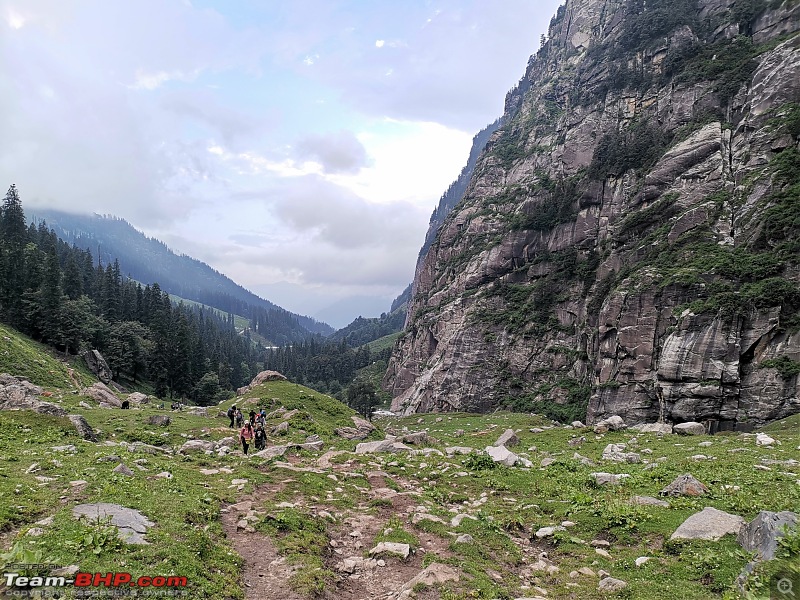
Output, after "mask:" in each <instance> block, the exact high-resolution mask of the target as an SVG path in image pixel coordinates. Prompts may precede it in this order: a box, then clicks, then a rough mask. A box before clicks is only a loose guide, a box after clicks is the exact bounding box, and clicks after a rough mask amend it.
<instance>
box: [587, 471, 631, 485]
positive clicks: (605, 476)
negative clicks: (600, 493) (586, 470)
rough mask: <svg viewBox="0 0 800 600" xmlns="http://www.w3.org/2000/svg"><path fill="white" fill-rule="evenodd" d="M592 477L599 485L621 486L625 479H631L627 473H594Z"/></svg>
mask: <svg viewBox="0 0 800 600" xmlns="http://www.w3.org/2000/svg"><path fill="white" fill-rule="evenodd" d="M591 475H592V477H593V478H594V482H595V483H596V484H597V485H619V484H621V483H622V480H623V479H626V478H628V477H630V475H628V474H627V473H619V474H615V473H592V474H591Z"/></svg>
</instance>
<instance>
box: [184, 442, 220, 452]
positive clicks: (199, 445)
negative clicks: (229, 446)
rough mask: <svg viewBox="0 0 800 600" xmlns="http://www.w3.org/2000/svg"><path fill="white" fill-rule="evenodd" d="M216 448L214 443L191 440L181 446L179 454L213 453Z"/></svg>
mask: <svg viewBox="0 0 800 600" xmlns="http://www.w3.org/2000/svg"><path fill="white" fill-rule="evenodd" d="M214 448H215V446H214V442H210V441H207V440H189V441H188V442H186V443H185V444H184V445H183V446H181V448H180V450H178V452H180V453H181V454H205V453H206V452H213V451H214Z"/></svg>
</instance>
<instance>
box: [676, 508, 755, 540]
mask: <svg viewBox="0 0 800 600" xmlns="http://www.w3.org/2000/svg"><path fill="white" fill-rule="evenodd" d="M746 524H747V522H746V521H745V520H744V519H743V518H742V517H740V516H738V515H732V514H729V513H726V512H724V511H721V510H717V509H716V508H713V507H711V506H707V507H705V508H704V509H703V510H701V511H700V512H699V513H695V514H693V515H692V516H691V517H689V518H688V519H686V520H685V521H684V522H683V523H681V525H680V526H679V527H678V528H677V529H676V530H675V533H673V534H672V535H671V536H670V538H669V539H671V540H718V539H720V538H721V537H722V536H724V535H726V534H728V533H732V534H734V535H737V534H738V533H739V531H740V530H741V529H742V527H744V526H745V525H746Z"/></svg>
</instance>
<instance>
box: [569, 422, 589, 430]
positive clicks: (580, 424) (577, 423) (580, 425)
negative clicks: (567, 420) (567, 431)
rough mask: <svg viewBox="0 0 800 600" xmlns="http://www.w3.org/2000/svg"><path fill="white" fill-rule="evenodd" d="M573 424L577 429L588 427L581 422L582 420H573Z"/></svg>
mask: <svg viewBox="0 0 800 600" xmlns="http://www.w3.org/2000/svg"><path fill="white" fill-rule="evenodd" d="M572 426H573V427H574V428H575V429H583V428H584V427H586V425H584V424H583V423H581V422H580V421H573V422H572Z"/></svg>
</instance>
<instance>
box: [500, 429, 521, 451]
mask: <svg viewBox="0 0 800 600" xmlns="http://www.w3.org/2000/svg"><path fill="white" fill-rule="evenodd" d="M518 444H519V438H518V437H517V434H516V433H514V430H513V429H506V430H505V431H504V432H503V433H502V434H501V435H500V437H499V438H497V441H496V442H495V443H494V445H495V446H505V447H506V448H511V447H513V446H516V445H518Z"/></svg>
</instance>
